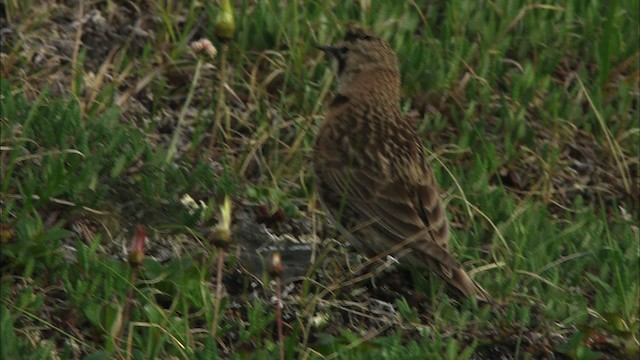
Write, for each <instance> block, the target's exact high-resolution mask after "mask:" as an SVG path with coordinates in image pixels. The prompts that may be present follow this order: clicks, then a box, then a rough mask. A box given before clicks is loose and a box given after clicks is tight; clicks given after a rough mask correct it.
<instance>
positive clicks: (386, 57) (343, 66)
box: [318, 28, 400, 92]
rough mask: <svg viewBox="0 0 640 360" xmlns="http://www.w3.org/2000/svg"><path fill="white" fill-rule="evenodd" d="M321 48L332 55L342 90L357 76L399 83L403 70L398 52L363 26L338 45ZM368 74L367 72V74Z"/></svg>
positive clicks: (352, 30)
mask: <svg viewBox="0 0 640 360" xmlns="http://www.w3.org/2000/svg"><path fill="white" fill-rule="evenodd" d="M318 48H319V49H320V50H322V51H324V53H325V54H327V55H328V56H330V57H331V58H332V62H333V65H334V69H335V71H336V75H337V77H338V92H342V91H341V89H342V90H347V89H346V88H347V87H348V86H349V85H350V83H351V82H352V81H354V80H355V78H356V77H358V78H359V80H358V82H363V80H364V82H367V80H366V79H362V77H365V78H371V80H375V79H376V78H377V79H379V80H381V81H385V82H387V83H388V84H389V85H394V86H399V82H400V71H399V70H398V61H397V59H396V54H395V53H394V52H393V50H392V49H391V46H389V43H387V42H386V41H385V40H383V39H381V38H379V37H377V36H375V35H373V34H371V33H369V32H367V31H365V30H362V29H359V28H351V29H349V30H348V31H347V33H346V35H345V37H344V39H343V40H342V41H340V42H339V43H337V44H333V45H322V46H318ZM365 74H366V75H365ZM396 84H397V85H396Z"/></svg>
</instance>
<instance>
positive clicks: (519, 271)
mask: <svg viewBox="0 0 640 360" xmlns="http://www.w3.org/2000/svg"><path fill="white" fill-rule="evenodd" d="M88 6H91V7H90V8H89V7H88ZM4 9H5V13H6V18H7V24H8V27H7V29H8V31H6V32H5V34H6V35H3V39H2V58H1V59H2V70H1V71H2V82H1V85H0V117H1V126H2V128H1V138H0V142H1V143H0V145H1V146H2V148H1V152H0V160H1V161H2V163H1V165H2V170H1V176H2V177H1V179H2V183H1V185H0V187H1V194H0V199H1V210H2V212H1V214H0V220H1V221H2V253H1V256H0V266H1V268H2V283H1V285H2V286H1V292H2V297H1V298H2V302H1V304H0V315H1V317H0V342H1V343H2V345H3V346H2V347H1V350H0V351H1V352H2V358H15V357H16V356H18V354H22V356H23V357H25V358H34V359H36V358H38V359H49V358H56V357H60V358H85V357H86V358H91V359H103V358H105V359H106V358H136V359H142V358H169V357H176V358H189V359H200V358H202V359H210V358H214V357H216V356H219V357H224V358H228V357H232V358H237V359H245V358H261V359H272V358H277V357H278V353H279V342H278V336H277V332H276V316H275V311H274V305H273V302H272V300H271V297H272V295H273V291H274V290H273V286H272V284H271V283H270V282H269V281H268V279H267V278H263V279H260V280H262V281H261V282H258V284H257V285H256V286H255V287H252V285H251V283H252V282H256V279H252V278H251V277H250V276H249V275H248V274H246V273H243V272H241V271H240V270H239V269H240V268H239V262H238V259H236V257H235V253H234V251H232V250H230V253H231V257H230V258H229V259H228V261H227V262H226V264H225V273H227V274H228V275H227V276H225V277H224V279H223V280H224V282H225V286H226V287H225V288H226V289H227V292H228V294H227V295H225V296H224V297H223V298H222V299H221V300H220V304H219V305H220V308H221V319H220V321H219V322H218V327H217V330H216V338H213V336H212V335H211V334H212V324H213V322H214V314H213V313H214V303H215V302H216V301H218V300H216V299H214V293H215V272H214V271H212V270H211V269H213V268H214V267H215V266H213V263H214V261H213V260H212V259H215V256H214V255H215V254H216V249H215V248H214V247H213V246H212V245H210V244H209V243H208V242H207V241H206V239H204V238H203V237H202V236H201V235H200V234H199V232H198V229H200V228H202V227H206V226H211V225H214V224H216V222H217V221H218V219H219V214H218V210H217V209H218V208H219V206H220V205H221V203H222V199H223V198H224V196H225V195H230V196H232V197H233V198H234V200H235V206H234V209H235V212H234V213H239V212H241V211H251V210H247V208H248V207H247V205H246V204H247V203H250V204H256V205H266V207H267V208H268V209H270V210H276V209H282V210H283V211H284V212H285V213H286V215H287V220H286V222H285V224H279V225H278V224H276V225H275V226H274V231H275V232H276V233H287V232H288V230H287V229H288V227H287V226H289V225H290V223H291V222H297V223H305V224H311V225H309V226H307V227H306V229H307V230H308V232H309V233H310V234H306V235H313V236H317V237H322V235H323V233H324V232H322V231H319V230H318V227H320V228H323V227H325V225H324V224H325V219H324V217H323V215H322V213H321V212H320V211H319V210H318V207H317V204H316V196H315V192H314V187H313V180H312V170H311V167H310V158H311V148H312V144H313V138H314V134H315V129H316V127H317V125H318V124H319V122H320V121H321V119H322V114H323V113H324V110H325V108H326V104H327V102H328V101H330V98H331V95H332V93H333V77H332V75H331V71H330V67H329V66H328V64H326V63H325V61H324V58H323V56H322V55H321V54H320V52H319V51H317V50H316V49H315V47H314V46H315V45H316V44H323V43H330V42H332V41H336V40H337V39H339V38H340V37H341V36H342V34H343V33H344V31H345V29H346V27H348V26H349V25H351V24H360V25H361V26H365V27H367V28H369V29H371V30H372V31H374V32H376V33H378V34H380V35H381V36H382V37H384V38H385V39H387V40H388V41H389V42H390V43H391V45H392V47H393V48H394V49H395V50H396V51H397V53H398V58H399V62H400V66H401V71H402V74H403V89H402V90H403V109H404V110H405V111H406V112H407V113H412V114H413V115H412V116H415V117H416V123H417V128H418V131H419V133H420V135H421V136H422V137H423V138H424V141H425V145H427V146H428V148H429V149H430V150H431V151H432V165H433V168H434V172H435V175H436V178H437V179H438V181H439V183H440V184H441V187H442V189H443V190H444V191H445V192H446V202H447V208H448V212H449V216H450V219H451V223H452V232H453V238H452V246H453V248H454V250H455V251H456V253H457V254H458V256H459V258H460V260H461V261H463V262H464V263H465V266H466V268H468V269H475V271H474V272H475V278H476V279H477V280H478V282H479V283H481V284H482V285H483V287H484V288H486V289H487V290H488V291H489V292H490V293H491V294H492V295H493V296H494V297H495V298H496V299H497V300H498V304H499V305H498V306H497V308H496V309H488V308H477V307H476V306H475V305H474V304H471V303H466V302H463V303H461V304H459V305H456V304H455V303H454V302H453V301H452V300H450V299H449V298H448V297H447V296H446V295H445V292H444V286H443V284H442V282H440V281H439V280H437V279H435V278H434V277H431V276H427V277H426V279H425V278H424V277H422V276H419V275H418V274H417V273H415V272H413V273H412V278H411V279H410V280H408V279H405V282H406V283H407V284H408V285H407V284H405V283H403V285H402V286H403V288H401V289H397V288H393V287H392V288H389V285H390V284H387V283H385V281H387V280H388V279H386V275H385V274H382V275H378V276H376V279H375V280H373V281H372V282H371V284H370V283H368V281H364V282H356V281H354V278H356V276H357V275H354V274H351V273H349V272H348V269H347V265H346V264H345V262H344V256H343V254H342V251H343V250H344V249H336V247H338V245H336V244H335V243H334V242H332V241H324V242H323V243H321V244H320V245H319V249H318V250H319V255H320V259H321V260H322V261H321V262H320V264H321V265H320V266H317V267H316V268H315V271H314V272H313V273H312V274H309V279H307V280H305V281H301V282H300V283H299V286H298V287H296V288H295V289H294V290H292V293H290V294H289V295H288V296H287V297H285V298H284V299H283V301H284V304H285V305H284V309H283V312H284V314H285V317H284V322H285V340H284V343H283V344H282V345H283V346H284V350H285V354H286V357H287V358H289V359H297V358H323V357H327V358H347V359H369V358H389V359H397V358H403V359H422V358H425V357H426V358H444V359H472V358H481V357H486V358H493V357H498V356H499V355H500V354H506V356H509V357H511V358H518V359H521V358H522V359H534V358H540V357H542V356H545V354H547V353H548V352H553V353H555V354H556V355H557V356H564V357H566V358H572V359H593V358H610V359H618V358H633V357H634V356H637V354H638V351H639V350H638V349H639V342H638V333H639V331H640V322H639V320H638V311H639V310H640V309H639V303H638V299H639V298H640V286H639V281H638V279H639V278H640V269H639V266H638V264H639V261H640V254H639V253H638V236H639V234H638V222H637V218H638V214H639V211H640V207H639V206H638V205H639V203H638V202H639V200H640V198H639V196H638V193H639V192H638V188H639V185H640V180H639V174H638V166H639V162H640V159H639V156H638V154H639V153H640V128H639V127H638V121H637V119H638V117H639V116H640V111H639V109H638V108H639V98H638V96H639V94H640V86H639V81H638V74H639V73H640V70H639V69H638V59H639V56H640V55H639V51H640V50H639V48H640V46H639V44H638V40H637V39H638V38H640V32H639V23H638V19H639V18H640V13H639V10H638V9H640V3H639V2H638V1H637V0H632V1H630V2H624V3H623V2H620V1H615V2H603V1H595V0H594V1H589V2H585V1H568V2H558V4H547V3H542V2H540V3H538V2H531V1H524V0H519V1H506V0H497V1H493V2H490V3H481V2H479V3H475V2H468V1H449V2H445V1H442V2H420V1H407V2H400V1H393V2H391V1H386V2H383V1H371V2H368V1H361V2H354V3H344V4H343V2H340V1H305V2H302V1H289V2H279V1H276V2H272V1H258V2H248V1H239V2H237V3H236V4H235V21H236V33H235V37H234V38H233V39H232V40H231V41H229V42H228V43H223V42H221V41H219V40H218V39H217V38H216V37H215V34H214V28H215V27H214V22H215V19H216V18H217V16H218V11H219V8H218V6H217V5H216V4H214V3H212V2H195V1H190V2H162V1H156V0H154V1H148V2H145V3H144V4H143V5H139V7H138V8H136V7H134V6H131V5H121V4H117V3H116V2H99V3H97V4H92V5H86V4H85V8H84V9H82V11H83V14H84V15H87V14H92V16H89V17H87V19H88V20H87V21H85V22H84V23H83V26H82V29H81V31H82V32H81V34H80V38H79V39H81V40H82V43H76V39H77V38H76V35H77V32H76V31H78V28H77V27H75V26H72V25H70V24H71V22H72V21H66V20H64V19H74V20H75V19H76V18H77V17H78V12H79V9H78V8H67V7H66V5H59V4H58V5H51V4H49V5H47V4H35V5H34V4H29V5H27V4H26V3H25V4H23V3H19V2H12V1H10V2H8V3H7V5H6V6H5V8H4ZM92 11H93V12H92ZM96 14H99V15H100V16H97V15H96ZM100 17H101V18H102V19H103V20H104V21H105V23H106V24H107V25H106V26H107V30H104V28H103V27H102V26H104V25H102V24H104V23H103V22H102V20H100ZM138 19H142V20H143V21H141V22H139V23H137V24H138V25H139V26H140V29H134V28H132V27H131V26H130V25H132V24H136V21H137V20H138ZM138 30H141V31H138ZM200 37H205V38H208V39H211V40H212V41H213V42H214V45H215V46H216V47H217V49H218V55H217V56H216V57H215V58H214V59H207V58H204V57H198V56H193V55H192V52H191V50H190V49H189V44H190V43H191V41H193V40H197V39H198V38H200ZM74 45H78V46H77V47H76V46H74ZM76 49H77V50H76ZM184 194H189V195H190V196H192V197H193V198H194V199H196V200H197V201H199V200H202V201H203V203H205V204H206V205H207V207H206V208H199V209H198V210H196V211H195V212H194V211H193V210H190V209H189V208H187V207H185V206H184V205H182V203H181V201H180V200H181V198H182V197H183V195H184ZM243 204H244V205H243ZM137 223H140V224H144V225H145V226H146V227H147V229H148V230H149V233H150V241H149V243H148V245H147V252H148V254H150V255H154V256H155V257H152V256H147V258H146V260H145V262H144V264H143V266H142V267H141V268H140V269H132V268H131V267H130V265H129V264H127V262H126V260H125V259H126V255H125V254H124V253H125V251H123V249H124V248H126V247H127V246H128V243H129V239H130V238H131V236H132V233H133V229H134V227H135V224H137ZM327 233H329V234H330V233H332V232H330V231H329V232H327ZM320 240H325V239H320ZM233 248H234V246H232V248H231V249H233ZM167 251H168V252H169V253H171V254H172V255H171V256H169V257H168V259H165V260H162V261H160V260H158V259H159V258H160V257H161V256H160V255H161V254H162V253H166V252H167ZM285 265H287V264H286V263H285ZM351 266H352V267H357V266H358V264H351ZM430 280H433V281H430ZM376 283H377V284H379V285H378V286H379V287H378V288H377V289H376V288H375V286H374V285H372V284H376ZM391 285H393V284H391ZM376 298H379V300H383V301H386V302H391V303H392V304H393V306H394V308H395V312H390V311H389V310H380V309H379V307H376V306H377V305H376V304H375V303H374V302H372V301H371V300H372V299H376ZM128 304H130V305H128Z"/></svg>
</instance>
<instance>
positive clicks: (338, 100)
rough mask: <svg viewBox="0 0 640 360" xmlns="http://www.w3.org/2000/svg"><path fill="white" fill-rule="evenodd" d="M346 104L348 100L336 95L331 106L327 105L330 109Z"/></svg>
mask: <svg viewBox="0 0 640 360" xmlns="http://www.w3.org/2000/svg"><path fill="white" fill-rule="evenodd" d="M347 102H349V98H348V97H346V96H344V95H341V94H338V95H336V97H334V98H333V101H331V104H330V105H329V106H330V107H334V106H338V105H342V104H346V103H347Z"/></svg>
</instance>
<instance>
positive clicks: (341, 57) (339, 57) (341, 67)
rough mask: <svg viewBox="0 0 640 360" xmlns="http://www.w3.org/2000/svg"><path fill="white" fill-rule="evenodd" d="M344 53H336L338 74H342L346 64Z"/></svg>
mask: <svg viewBox="0 0 640 360" xmlns="http://www.w3.org/2000/svg"><path fill="white" fill-rule="evenodd" d="M344 55H345V54H337V55H336V59H337V60H338V75H340V74H342V72H343V71H344V68H345V67H346V66H347V59H346V58H345V56H344Z"/></svg>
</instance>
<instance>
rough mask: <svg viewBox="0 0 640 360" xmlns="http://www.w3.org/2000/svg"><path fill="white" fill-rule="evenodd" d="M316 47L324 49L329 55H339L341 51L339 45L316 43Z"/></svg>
mask: <svg viewBox="0 0 640 360" xmlns="http://www.w3.org/2000/svg"><path fill="white" fill-rule="evenodd" d="M316 47H317V48H318V49H320V50H322V51H323V52H324V53H325V54H327V55H332V56H334V57H338V54H339V51H338V47H336V46H331V45H316Z"/></svg>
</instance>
